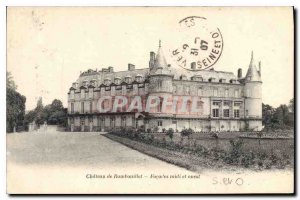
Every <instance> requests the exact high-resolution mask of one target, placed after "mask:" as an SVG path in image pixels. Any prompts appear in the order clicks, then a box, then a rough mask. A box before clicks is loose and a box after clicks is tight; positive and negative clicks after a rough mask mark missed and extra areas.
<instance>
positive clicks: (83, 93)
mask: <svg viewBox="0 0 300 200" xmlns="http://www.w3.org/2000/svg"><path fill="white" fill-rule="evenodd" d="M81 98H82V99H84V98H85V91H84V89H82V90H81Z"/></svg>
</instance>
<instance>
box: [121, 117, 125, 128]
mask: <svg viewBox="0 0 300 200" xmlns="http://www.w3.org/2000/svg"><path fill="white" fill-rule="evenodd" d="M121 123H122V127H126V117H122V122H121Z"/></svg>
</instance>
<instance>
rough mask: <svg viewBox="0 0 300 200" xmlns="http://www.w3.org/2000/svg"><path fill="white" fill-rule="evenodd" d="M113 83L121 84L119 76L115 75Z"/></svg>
mask: <svg viewBox="0 0 300 200" xmlns="http://www.w3.org/2000/svg"><path fill="white" fill-rule="evenodd" d="M115 84H116V85H120V84H121V78H120V77H116V78H115Z"/></svg>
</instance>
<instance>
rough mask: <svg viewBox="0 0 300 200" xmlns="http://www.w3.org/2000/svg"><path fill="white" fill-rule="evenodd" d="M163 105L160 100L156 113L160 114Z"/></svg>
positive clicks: (161, 99)
mask: <svg viewBox="0 0 300 200" xmlns="http://www.w3.org/2000/svg"><path fill="white" fill-rule="evenodd" d="M162 104H163V98H160V101H159V104H158V105H157V112H161V110H162Z"/></svg>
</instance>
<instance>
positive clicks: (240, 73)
mask: <svg viewBox="0 0 300 200" xmlns="http://www.w3.org/2000/svg"><path fill="white" fill-rule="evenodd" d="M242 76H243V74H242V69H241V68H239V69H238V79H240V78H242Z"/></svg>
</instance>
